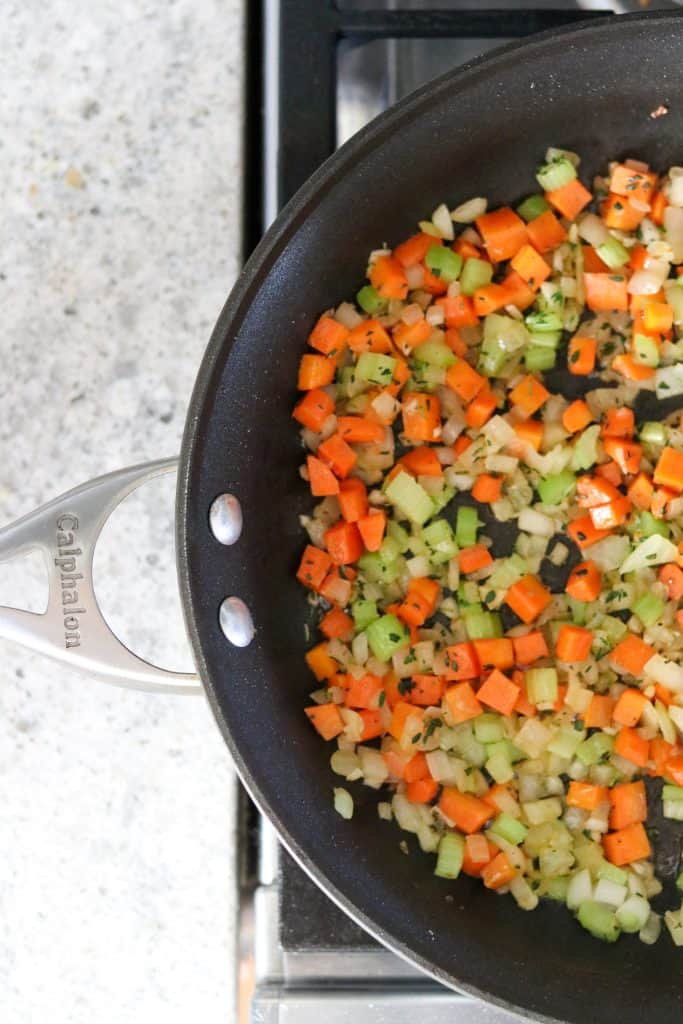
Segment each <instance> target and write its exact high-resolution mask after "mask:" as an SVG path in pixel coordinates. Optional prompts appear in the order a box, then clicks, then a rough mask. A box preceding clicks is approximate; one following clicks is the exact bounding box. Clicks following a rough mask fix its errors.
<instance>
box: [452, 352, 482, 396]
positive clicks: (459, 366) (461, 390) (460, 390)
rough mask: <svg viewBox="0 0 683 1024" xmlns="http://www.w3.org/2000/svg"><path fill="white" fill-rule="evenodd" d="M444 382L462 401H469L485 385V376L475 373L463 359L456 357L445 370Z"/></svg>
mask: <svg viewBox="0 0 683 1024" xmlns="http://www.w3.org/2000/svg"><path fill="white" fill-rule="evenodd" d="M446 384H447V385H448V387H449V388H450V389H451V390H452V391H455V393H456V395H457V396H458V398H461V399H462V400H463V402H465V403H467V402H471V401H472V399H473V398H475V397H476V396H477V395H478V394H479V392H480V391H481V390H482V388H483V387H484V386H485V385H486V378H485V377H482V375H481V374H480V373H477V371H476V370H475V369H473V368H472V367H471V366H470V364H469V363H468V362H467V361H466V360H465V359H456V361H455V362H454V363H453V365H452V366H449V367H448V369H447V370H446Z"/></svg>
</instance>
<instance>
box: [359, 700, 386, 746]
mask: <svg viewBox="0 0 683 1024" xmlns="http://www.w3.org/2000/svg"><path fill="white" fill-rule="evenodd" d="M356 714H357V715H360V717H361V718H362V719H363V728H362V730H361V734H360V738H361V743H367V741H368V740H374V739H376V738H377V737H378V736H383V735H384V731H385V730H384V721H383V717H382V712H381V711H379V710H378V709H377V708H361V709H360V710H359V711H357V712H356Z"/></svg>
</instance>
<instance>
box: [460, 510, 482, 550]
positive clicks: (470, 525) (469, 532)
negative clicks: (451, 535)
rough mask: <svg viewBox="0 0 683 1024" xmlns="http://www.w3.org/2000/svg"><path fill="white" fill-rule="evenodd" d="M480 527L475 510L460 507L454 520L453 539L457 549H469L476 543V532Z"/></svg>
mask: <svg viewBox="0 0 683 1024" xmlns="http://www.w3.org/2000/svg"><path fill="white" fill-rule="evenodd" d="M481 525H482V523H481V521H480V519H479V516H478V515H477V510H476V508H471V506H469V505H461V506H460V508H459V509H458V514H457V517H456V520H455V539H456V542H457V544H458V546H459V547H461V548H470V547H472V545H473V544H476V543H477V530H478V529H479V527H480V526H481Z"/></svg>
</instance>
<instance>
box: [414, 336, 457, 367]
mask: <svg viewBox="0 0 683 1024" xmlns="http://www.w3.org/2000/svg"><path fill="white" fill-rule="evenodd" d="M412 355H413V358H415V359H417V360H419V362H421V363H429V365H430V366H439V367H442V368H445V367H447V366H452V365H453V363H454V362H455V356H454V355H453V352H452V351H451V349H450V348H449V347H448V345H446V344H444V342H442V341H423V343H422V344H421V345H417V346H416V348H414V349H413V352H412Z"/></svg>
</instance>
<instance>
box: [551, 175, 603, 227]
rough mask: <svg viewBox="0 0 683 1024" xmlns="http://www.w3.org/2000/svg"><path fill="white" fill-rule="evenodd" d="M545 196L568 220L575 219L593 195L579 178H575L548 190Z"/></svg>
mask: <svg viewBox="0 0 683 1024" xmlns="http://www.w3.org/2000/svg"><path fill="white" fill-rule="evenodd" d="M545 198H546V199H547V201H548V202H549V203H550V205H551V206H554V207H555V209H556V210H558V211H559V213H561V214H562V216H563V217H566V218H567V220H574V219H575V218H576V217H577V216H578V215H579V214H580V213H581V211H582V210H583V208H584V206H587V205H588V203H590V202H591V200H592V198H593V196H592V195H591V193H590V192H589V191H588V189H587V188H586V187H585V185H582V184H581V182H580V181H579V179H578V178H574V179H573V180H572V181H568V182H567V184H566V185H562V186H561V187H560V188H555V189H553V190H552V191H551V192H546V194H545Z"/></svg>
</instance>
